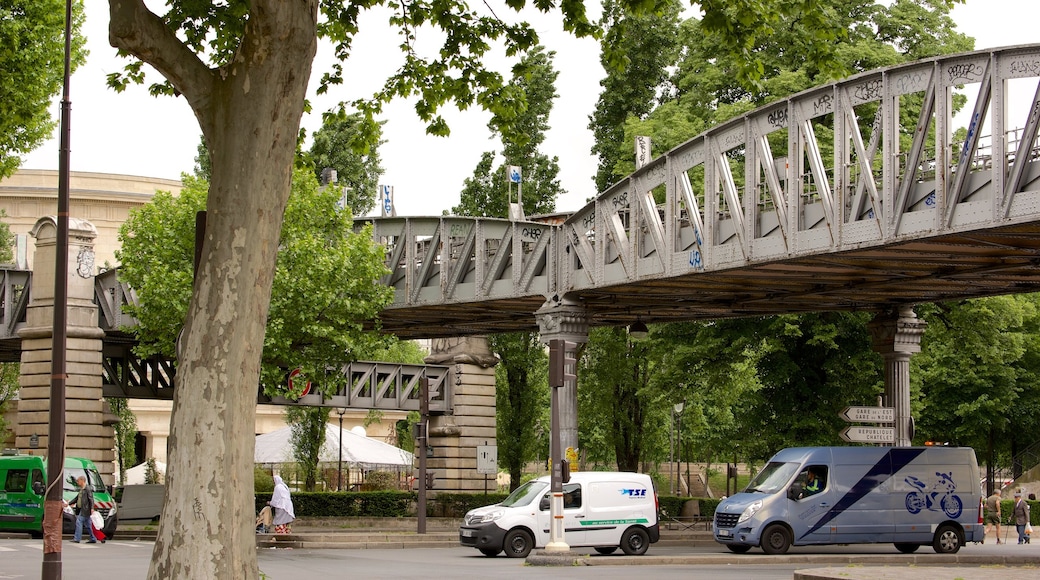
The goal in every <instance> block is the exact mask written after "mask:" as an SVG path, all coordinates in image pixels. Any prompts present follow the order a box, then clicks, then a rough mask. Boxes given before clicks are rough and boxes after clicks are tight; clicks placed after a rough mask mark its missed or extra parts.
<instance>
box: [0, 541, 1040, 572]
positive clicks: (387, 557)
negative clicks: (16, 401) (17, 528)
mask: <svg viewBox="0 0 1040 580" xmlns="http://www.w3.org/2000/svg"><path fill="white" fill-rule="evenodd" d="M63 548H64V549H63V551H62V569H63V575H64V577H66V578H75V579H76V580H113V579H123V578H128V579H129V578H142V579H143V578H145V576H146V574H147V570H148V563H149V560H150V558H151V552H152V542H149V541H132V540H129V541H121V540H118V539H117V540H112V541H109V542H107V543H105V544H94V545H90V544H73V543H71V542H65V544H64V545H63ZM958 556H960V557H962V559H977V558H978V559H981V560H979V562H978V563H973V564H969V565H966V566H964V567H962V568H957V570H964V571H965V572H968V571H973V572H982V573H984V574H989V573H992V576H987V577H992V578H994V579H997V578H1001V579H1006V578H1012V577H1018V576H1017V574H1016V573H1015V572H1021V573H1024V574H1026V576H1023V577H1026V578H1028V577H1031V576H1032V575H1033V574H1036V573H1037V568H1036V566H1037V563H1038V562H1040V544H1030V545H1026V546H1018V545H1014V544H1012V545H1001V546H997V545H992V544H985V545H969V546H967V547H965V548H964V549H962V550H961V551H960V553H959V554H958ZM1009 558H1010V559H1013V560H1014V561H1015V562H1018V563H1019V564H1024V563H1026V562H1029V561H1031V562H1032V563H1033V565H1032V567H1031V568H1024V569H1023V568H1016V567H1015V566H1010V567H1007V566H1005V565H1004V564H1001V563H1000V562H1007V561H1009V560H1008V559H1009ZM258 560H259V564H260V570H261V572H263V574H264V575H265V576H266V578H269V579H271V580H294V579H297V578H341V577H344V576H345V575H349V576H350V577H353V578H388V579H390V578H392V579H394V580H400V579H401V578H438V577H441V578H444V577H448V578H460V579H468V578H481V579H483V578H553V579H570V578H574V579H585V578H596V579H597V580H612V579H621V578H625V579H630V578H632V577H634V576H638V575H645V574H648V573H649V574H652V575H653V577H654V579H655V580H657V579H659V578H665V579H667V578H690V576H691V572H693V571H695V572H696V576H697V577H702V578H711V579H712V580H735V579H755V580H758V579H764V580H772V579H777V580H779V579H783V580H790V579H791V578H793V576H794V572H795V570H804V569H815V568H821V569H822V568H835V567H837V568H838V569H844V570H845V572H844V573H842V574H841V575H842V576H844V577H848V576H849V574H848V572H849V571H851V570H855V571H857V572H859V573H867V575H868V577H870V576H873V577H875V578H877V577H879V576H880V574H872V573H871V572H869V570H870V567H872V566H877V567H878V568H879V569H880V568H884V570H887V571H888V572H892V571H894V570H899V569H902V571H903V572H906V571H908V570H914V575H915V576H917V577H921V578H924V577H929V576H928V575H927V573H925V570H927V567H929V566H948V565H951V564H953V563H954V561H953V558H951V557H949V556H940V555H937V554H934V553H931V551H930V550H925V549H922V550H921V551H920V553H919V554H916V555H911V556H907V555H903V554H899V553H898V552H896V551H895V550H894V548H893V547H892V546H890V545H877V546H874V545H867V546H825V547H812V548H798V547H796V548H792V549H791V551H790V553H789V554H788V555H787V556H766V555H764V554H762V553H761V552H760V551H758V550H752V552H750V553H748V554H742V555H734V554H730V553H729V551H728V550H726V549H725V548H722V547H721V546H705V547H688V546H653V547H651V549H650V551H649V552H648V553H647V555H646V556H642V557H639V556H634V557H630V556H620V555H611V556H594V557H593V558H591V563H592V564H594V565H591V566H567V567H540V566H530V565H527V563H526V562H525V561H524V560H517V559H510V558H505V557H501V556H500V557H497V558H486V557H484V556H482V555H481V554H480V553H479V552H477V551H476V550H473V549H471V548H462V547H458V548H423V549H410V550H399V549H339V550H331V549H327V550H292V549H260V550H258ZM42 561H43V554H42V541H39V540H30V539H29V538H25V539H0V580H9V579H15V578H17V579H23V578H39V577H40V572H41V567H42ZM646 566H652V568H651V569H647V568H646ZM1009 572H1011V573H1010V574H1009ZM958 576H963V577H965V578H975V577H977V576H976V575H975V574H968V573H965V574H963V575H962V574H958Z"/></svg>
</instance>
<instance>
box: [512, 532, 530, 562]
mask: <svg viewBox="0 0 1040 580" xmlns="http://www.w3.org/2000/svg"><path fill="white" fill-rule="evenodd" d="M533 547H534V538H532V537H531V534H528V533H527V532H525V531H524V530H512V531H511V532H509V533H508V534H506V541H505V548H506V556H509V557H510V558H526V557H527V555H528V554H530V553H531V548H533Z"/></svg>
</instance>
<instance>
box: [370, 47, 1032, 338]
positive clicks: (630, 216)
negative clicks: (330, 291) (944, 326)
mask: <svg viewBox="0 0 1040 580" xmlns="http://www.w3.org/2000/svg"><path fill="white" fill-rule="evenodd" d="M1038 76H1040V45H1028V46H1021V47H1010V48H1002V49H995V50H986V51H979V52H973V53H967V54H960V55H955V56H946V57H939V58H934V59H927V60H922V61H917V62H913V63H909V64H905V65H900V66H893V67H890V68H885V69H881V70H876V71H871V72H867V73H863V74H859V75H856V76H854V77H851V78H849V79H845V80H842V81H840V82H836V83H832V84H828V85H824V86H819V87H816V88H813V89H811V90H808V91H805V92H802V93H800V94H797V95H794V96H791V97H789V98H786V99H783V100H781V101H778V102H775V103H772V104H770V105H767V106H764V107H761V108H759V109H757V110H755V111H752V112H750V113H747V114H745V115H743V116H741V117H737V118H734V119H731V120H730V121H728V122H726V123H724V124H722V125H719V126H717V127H714V128H712V129H711V130H709V131H707V132H705V133H703V134H701V135H698V136H696V137H694V138H693V139H690V140H689V141H687V142H686V143H683V144H682V145H680V146H678V147H676V148H674V149H672V150H671V151H669V152H667V153H665V154H664V155H661V156H659V157H658V158H656V159H654V160H653V161H650V162H649V163H647V164H646V165H645V166H643V167H641V168H640V169H638V170H637V171H636V172H635V173H633V174H631V175H630V176H628V177H626V178H625V179H623V180H622V181H620V182H619V183H617V184H615V185H614V186H612V187H611V188H610V189H608V190H607V191H605V192H603V193H601V194H600V195H598V196H597V197H596V199H595V200H594V201H593V202H591V203H589V204H588V205H586V206H585V207H584V208H582V209H581V210H579V211H577V212H576V213H574V214H572V215H569V216H567V217H566V218H562V217H561V218H559V219H558V220H556V221H554V218H547V219H545V220H540V221H526V222H519V221H509V220H499V219H479V218H463V217H393V218H377V219H370V220H367V222H368V223H371V224H372V225H373V233H374V236H375V239H376V240H377V241H378V242H380V243H382V244H384V245H385V246H386V257H387V260H386V261H387V265H388V267H389V268H390V269H391V273H390V274H389V275H388V276H386V277H385V278H384V280H383V282H384V283H385V284H387V285H390V286H392V287H393V288H394V289H395V298H394V303H393V305H392V306H390V307H389V308H388V309H386V310H385V311H384V312H383V313H382V315H381V320H382V324H383V328H384V329H385V330H386V331H388V332H392V333H395V334H397V335H398V336H401V337H404V338H415V337H438V336H455V335H469V334H482V333H490V332H502V331H520V330H525V331H526V330H530V331H533V330H537V328H538V325H537V323H536V319H535V316H534V313H535V312H536V311H537V310H538V309H539V308H541V307H542V306H543V304H546V303H550V304H551V303H553V302H554V301H558V300H559V299H560V298H562V297H566V298H567V299H568V300H570V301H572V302H576V303H579V304H580V305H582V306H583V307H584V309H585V314H586V316H587V318H588V323H589V324H590V325H592V326H600V325H620V324H629V323H631V322H633V321H635V320H637V319H640V320H642V321H644V322H664V321H674V320H696V319H717V318H726V317H740V316H761V315H772V314H779V313H790V312H809V311H834V310H881V309H884V308H888V307H891V306H893V305H898V304H908V303H915V302H930V301H940V300H947V299H958V298H968V297H979V296H987V295H998V294H1008V293H1016V292H1032V291H1036V290H1040V276H1038V273H1040V270H1038V265H1040V182H1038V177H1040V164H1038V163H1037V159H1038V150H1037V146H1036V137H1037V126H1038V111H1040V94H1038V93H1037V80H1038ZM1023 87H1028V88H1027V89H1026V90H1028V95H1026V97H1025V98H1023V99H1020V102H1017V103H1016V102H1015V95H1016V94H1017V93H1018V92H1021V91H1022V89H1023ZM955 92H956V93H958V94H961V95H965V96H967V99H968V106H967V108H966V111H965V113H966V114H967V116H966V117H965V118H966V121H963V122H959V121H957V120H955V118H954V110H953V106H952V103H953V100H954V97H953V95H954V93H955ZM959 118H960V117H958V119H959ZM959 127H963V128H965V129H966V130H967V131H966V136H964V137H961V138H958V139H956V140H955V139H954V133H955V129H957V128H959Z"/></svg>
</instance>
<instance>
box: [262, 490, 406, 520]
mask: <svg viewBox="0 0 1040 580" xmlns="http://www.w3.org/2000/svg"><path fill="white" fill-rule="evenodd" d="M415 500H416V495H415V492H411V491H342V492H308V491H298V492H294V493H293V494H292V502H293V511H294V512H296V517H322V518H345V517H377V518H401V517H409V516H415ZM269 501H271V494H270V493H257V494H256V496H255V497H254V502H255V504H256V511H258V512H259V511H260V510H261V509H263V507H264V506H266V505H267V502H269Z"/></svg>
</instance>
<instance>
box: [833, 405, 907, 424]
mask: <svg viewBox="0 0 1040 580" xmlns="http://www.w3.org/2000/svg"><path fill="white" fill-rule="evenodd" d="M838 415H839V416H840V417H841V418H842V419H845V420H846V421H848V422H849V423H894V422H895V420H896V410H895V408H893V407H845V408H844V409H842V410H841V413H838Z"/></svg>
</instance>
